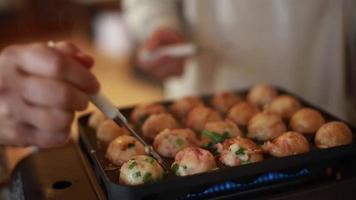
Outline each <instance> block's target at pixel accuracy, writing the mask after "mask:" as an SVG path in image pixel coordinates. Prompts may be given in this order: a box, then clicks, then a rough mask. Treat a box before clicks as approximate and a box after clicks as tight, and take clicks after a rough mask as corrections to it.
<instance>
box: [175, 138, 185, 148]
mask: <svg viewBox="0 0 356 200" xmlns="http://www.w3.org/2000/svg"><path fill="white" fill-rule="evenodd" d="M176 144H177V145H178V146H179V147H180V146H182V145H183V144H184V141H183V140H182V139H180V138H179V139H177V140H176Z"/></svg>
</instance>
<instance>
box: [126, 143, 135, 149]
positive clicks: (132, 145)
mask: <svg viewBox="0 0 356 200" xmlns="http://www.w3.org/2000/svg"><path fill="white" fill-rule="evenodd" d="M133 147H135V144H134V143H129V144H127V148H133Z"/></svg>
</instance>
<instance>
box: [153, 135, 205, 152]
mask: <svg viewBox="0 0 356 200" xmlns="http://www.w3.org/2000/svg"><path fill="white" fill-rule="evenodd" d="M198 143H199V141H198V139H197V137H196V135H195V133H194V132H193V131H192V130H190V129H188V128H187V129H164V130H163V131H161V132H160V133H159V134H158V135H157V136H156V137H155V140H154V142H153V147H154V148H155V150H156V151H157V152H158V153H159V154H160V155H162V156H164V157H169V158H174V156H175V155H176V154H177V152H178V151H179V150H181V149H183V148H185V147H189V146H197V145H198Z"/></svg>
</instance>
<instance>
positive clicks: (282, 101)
mask: <svg viewBox="0 0 356 200" xmlns="http://www.w3.org/2000/svg"><path fill="white" fill-rule="evenodd" d="M300 108H301V105H300V102H299V101H298V100H297V99H295V98H293V97H291V96H289V95H281V96H279V97H277V98H275V99H274V100H273V101H272V102H271V103H270V104H268V106H267V109H266V110H267V111H268V112H271V113H274V114H277V115H279V116H281V117H282V118H283V119H286V120H288V119H290V118H291V117H292V115H293V114H294V113H295V112H297V111H298V110H299V109H300Z"/></svg>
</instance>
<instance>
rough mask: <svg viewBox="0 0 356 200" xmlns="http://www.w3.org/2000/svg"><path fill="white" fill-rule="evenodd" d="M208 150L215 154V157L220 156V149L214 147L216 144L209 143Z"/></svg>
mask: <svg viewBox="0 0 356 200" xmlns="http://www.w3.org/2000/svg"><path fill="white" fill-rule="evenodd" d="M206 148H207V149H208V150H209V151H210V152H211V153H212V154H213V156H219V155H220V153H219V151H218V149H217V148H216V147H215V146H214V143H212V142H209V144H208V145H207V146H206Z"/></svg>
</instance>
